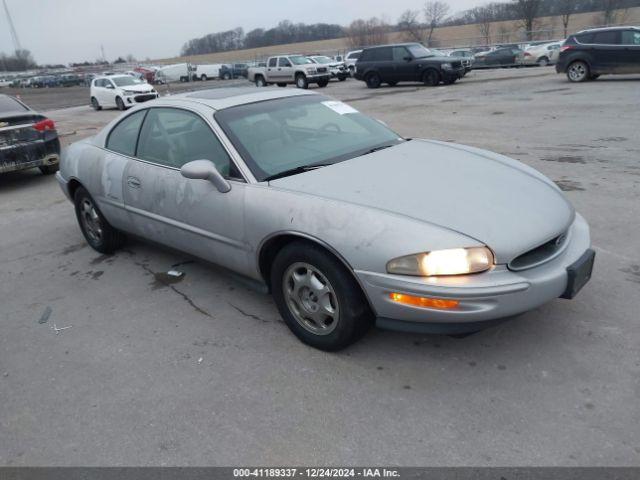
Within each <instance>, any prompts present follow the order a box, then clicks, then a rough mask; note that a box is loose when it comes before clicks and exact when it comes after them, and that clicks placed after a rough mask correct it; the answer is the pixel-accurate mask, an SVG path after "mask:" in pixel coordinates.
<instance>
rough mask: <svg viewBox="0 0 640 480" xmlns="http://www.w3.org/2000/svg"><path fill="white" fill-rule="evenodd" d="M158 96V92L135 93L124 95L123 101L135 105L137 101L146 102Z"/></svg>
mask: <svg viewBox="0 0 640 480" xmlns="http://www.w3.org/2000/svg"><path fill="white" fill-rule="evenodd" d="M159 97H160V94H158V93H136V94H133V95H126V96H125V97H124V102H125V104H126V105H137V104H138V103H144V102H148V101H150V100H155V99H156V98H159Z"/></svg>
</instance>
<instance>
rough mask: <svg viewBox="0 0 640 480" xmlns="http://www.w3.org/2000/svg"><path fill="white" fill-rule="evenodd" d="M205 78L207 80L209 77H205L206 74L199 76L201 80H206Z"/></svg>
mask: <svg viewBox="0 0 640 480" xmlns="http://www.w3.org/2000/svg"><path fill="white" fill-rule="evenodd" d="M207 80H209V79H208V78H207V76H206V75H204V74H203V75H202V76H201V77H200V81H201V82H206V81H207Z"/></svg>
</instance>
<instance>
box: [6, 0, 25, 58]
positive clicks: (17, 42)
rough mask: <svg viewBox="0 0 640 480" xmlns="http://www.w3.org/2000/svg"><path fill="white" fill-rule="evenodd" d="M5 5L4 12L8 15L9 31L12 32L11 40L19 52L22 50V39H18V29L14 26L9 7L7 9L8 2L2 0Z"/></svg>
mask: <svg viewBox="0 0 640 480" xmlns="http://www.w3.org/2000/svg"><path fill="white" fill-rule="evenodd" d="M2 3H3V4H4V11H5V13H6V14H7V22H8V23H9V30H10V31H11V39H12V40H13V47H14V48H15V49H16V52H17V51H18V50H22V47H21V46H20V39H19V38H18V32H16V27H14V26H13V20H12V19H11V14H10V13H9V7H7V0H2Z"/></svg>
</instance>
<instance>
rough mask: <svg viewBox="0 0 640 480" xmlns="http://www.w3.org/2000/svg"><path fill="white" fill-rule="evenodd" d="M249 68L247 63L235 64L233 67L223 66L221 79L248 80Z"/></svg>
mask: <svg viewBox="0 0 640 480" xmlns="http://www.w3.org/2000/svg"><path fill="white" fill-rule="evenodd" d="M248 71H249V66H248V65H247V64H246V63H234V64H232V65H222V67H220V78H221V79H223V80H231V79H232V78H234V79H235V78H240V77H244V78H247V75H248Z"/></svg>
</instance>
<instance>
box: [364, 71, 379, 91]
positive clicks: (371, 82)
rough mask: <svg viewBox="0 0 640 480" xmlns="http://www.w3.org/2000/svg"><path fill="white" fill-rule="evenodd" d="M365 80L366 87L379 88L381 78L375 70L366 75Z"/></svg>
mask: <svg viewBox="0 0 640 480" xmlns="http://www.w3.org/2000/svg"><path fill="white" fill-rule="evenodd" d="M365 82H366V83H367V87H369V88H380V85H382V79H381V78H380V75H378V74H377V73H375V72H373V73H370V74H369V75H367V78H366V79H365Z"/></svg>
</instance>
